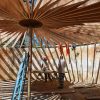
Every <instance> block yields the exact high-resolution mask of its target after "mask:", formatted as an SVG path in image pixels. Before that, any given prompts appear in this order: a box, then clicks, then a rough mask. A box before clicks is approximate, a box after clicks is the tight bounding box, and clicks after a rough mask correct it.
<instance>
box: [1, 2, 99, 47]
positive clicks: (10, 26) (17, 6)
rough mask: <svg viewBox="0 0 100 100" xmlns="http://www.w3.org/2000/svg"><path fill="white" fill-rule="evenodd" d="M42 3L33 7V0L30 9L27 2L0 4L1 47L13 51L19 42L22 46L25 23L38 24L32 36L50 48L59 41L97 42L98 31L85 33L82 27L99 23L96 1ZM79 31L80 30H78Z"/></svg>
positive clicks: (97, 3) (25, 29)
mask: <svg viewBox="0 0 100 100" xmlns="http://www.w3.org/2000/svg"><path fill="white" fill-rule="evenodd" d="M44 1H45V0H38V1H37V2H36V4H35V3H34V0H33V2H32V5H33V6H32V9H31V8H30V5H31V4H30V3H29V0H26V2H25V1H23V0H13V1H12V0H3V2H2V0H0V46H4V47H7V46H12V47H14V46H16V44H17V42H19V41H20V43H19V44H20V45H21V46H22V43H23V40H24V39H25V35H24V34H26V32H27V27H26V26H27V25H26V24H27V23H28V24H29V23H30V24H31V25H33V26H34V25H35V27H36V24H37V23H38V25H39V28H37V27H36V28H34V30H33V35H34V33H35V34H36V35H37V38H38V39H44V37H45V38H46V39H47V40H48V41H49V42H50V43H51V44H53V42H55V43H56V44H58V43H59V41H61V42H62V43H64V42H69V43H73V42H75V43H79V44H81V43H89V42H100V32H98V33H96V31H95V30H99V28H98V27H95V29H91V30H88V27H87V25H85V23H94V22H95V23H98V22H100V2H99V1H97V2H95V3H91V4H88V2H89V1H90V0H84V1H80V2H79V1H78V2H75V3H74V2H73V0H71V1H68V2H66V3H65V2H63V3H61V2H62V0H55V1H52V0H46V2H45V3H44ZM30 14H31V15H30ZM27 21H29V22H27ZM23 23H24V25H23ZM25 25H26V26H25ZM80 27H82V29H80V30H79V28H80ZM89 27H90V28H92V27H91V26H89ZM73 29H75V30H76V31H75V30H74V31H73ZM84 30H86V31H84ZM85 33H86V34H85ZM91 33H92V34H91ZM76 37H77V38H76ZM86 37H87V38H86Z"/></svg>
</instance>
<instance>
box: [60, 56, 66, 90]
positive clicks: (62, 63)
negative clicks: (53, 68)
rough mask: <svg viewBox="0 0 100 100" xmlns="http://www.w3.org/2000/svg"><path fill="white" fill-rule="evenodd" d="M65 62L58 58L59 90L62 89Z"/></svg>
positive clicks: (61, 57)
mask: <svg viewBox="0 0 100 100" xmlns="http://www.w3.org/2000/svg"><path fill="white" fill-rule="evenodd" d="M65 66H66V63H65V60H64V58H63V56H60V59H59V62H58V73H59V77H58V80H59V87H58V88H60V89H62V88H63V87H64V76H65Z"/></svg>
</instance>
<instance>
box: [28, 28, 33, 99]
mask: <svg viewBox="0 0 100 100" xmlns="http://www.w3.org/2000/svg"><path fill="white" fill-rule="evenodd" d="M28 34H29V38H30V39H29V66H28V100H30V99H31V68H32V28H29V29H28Z"/></svg>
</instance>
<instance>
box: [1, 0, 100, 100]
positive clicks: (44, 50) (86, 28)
mask: <svg viewBox="0 0 100 100" xmlns="http://www.w3.org/2000/svg"><path fill="white" fill-rule="evenodd" d="M99 22H100V1H96V2H93V3H91V0H81V1H77V2H73V0H71V1H69V0H67V1H65V2H63V1H62V0H54V1H53V0H37V1H35V0H30V1H29V0H13V1H12V0H8V1H7V0H3V2H2V0H0V69H1V73H3V74H4V75H5V76H4V75H3V74H0V80H3V81H4V80H15V79H16V75H17V71H18V69H19V67H18V66H19V63H20V62H21V61H20V58H21V56H22V54H23V51H25V52H29V66H28V73H27V79H28V81H27V83H28V87H27V88H28V92H27V93H28V100H30V99H31V81H33V80H41V79H44V76H43V75H41V78H40V76H38V74H37V73H35V72H34V70H39V69H40V68H41V64H40V59H42V56H44V55H45V56H46V57H47V58H48V63H49V65H50V69H51V70H52V71H56V70H57V62H56V59H59V55H60V52H59V48H58V45H59V43H61V44H62V45H63V49H64V52H63V55H64V59H65V60H66V71H67V73H66V76H65V80H68V81H69V82H71V83H74V84H75V83H77V82H78V83H79V82H84V80H85V79H87V80H89V78H92V79H91V80H92V81H91V82H90V83H91V84H99V83H100V79H99V77H100V72H99V71H100V24H99ZM26 35H28V37H29V41H28V42H29V43H28V46H26V45H23V43H24V40H25V37H26ZM34 35H36V37H37V40H38V42H39V46H38V47H37V44H36V43H35V42H34V44H33V43H32V40H33V37H34ZM41 41H42V42H41ZM42 43H44V44H45V46H43V45H42ZM66 43H67V44H68V46H69V49H70V54H69V56H66V51H65V49H66V48H68V47H66V45H65V44H66ZM73 44H76V49H74V50H72V51H71V49H73V48H72V47H71V45H73ZM23 46H24V47H23ZM91 46H92V47H91ZM84 47H85V51H86V53H84V54H83V51H84ZM77 48H78V49H77ZM90 50H91V51H90ZM53 52H55V53H54V54H53ZM89 54H92V56H91V57H92V69H91V71H89V67H90V66H89V60H90V58H91V57H90V55H89ZM48 55H49V57H50V58H49V57H48ZM71 55H73V56H74V57H72V56H71ZM83 55H85V56H86V59H87V61H86V63H87V64H86V71H85V70H84V66H83V62H82V61H83V58H84V56H83ZM55 56H56V59H55ZM5 57H6V58H5ZM78 57H79V58H78ZM73 59H74V62H73ZM78 59H81V60H79V61H78ZM8 61H9V63H8ZM1 62H2V63H1ZM79 62H80V63H79ZM96 62H97V65H96V64H95V63H96ZM68 63H69V64H68ZM12 65H13V66H14V68H12V67H11V66H12ZM80 66H81V67H80ZM95 66H97V67H96V68H95ZM5 68H7V69H8V70H9V72H11V73H9V72H8V71H7V69H5ZM80 69H81V70H80ZM15 70H16V71H15ZM75 70H76V71H75ZM84 71H85V72H84ZM84 74H85V75H86V76H85V75H84ZM12 75H13V76H12ZM11 84H12V83H11ZM58 97H59V96H58V95H55V98H58Z"/></svg>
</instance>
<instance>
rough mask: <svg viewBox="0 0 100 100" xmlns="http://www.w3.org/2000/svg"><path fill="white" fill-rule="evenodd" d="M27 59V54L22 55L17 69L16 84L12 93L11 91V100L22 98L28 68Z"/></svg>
mask: <svg viewBox="0 0 100 100" xmlns="http://www.w3.org/2000/svg"><path fill="white" fill-rule="evenodd" d="M28 59H29V55H28V53H24V55H23V58H22V62H21V65H20V67H19V72H18V75H17V79H16V84H15V87H14V91H13V94H12V99H11V100H21V98H22V96H23V91H24V84H25V78H26V71H27V67H28Z"/></svg>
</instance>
